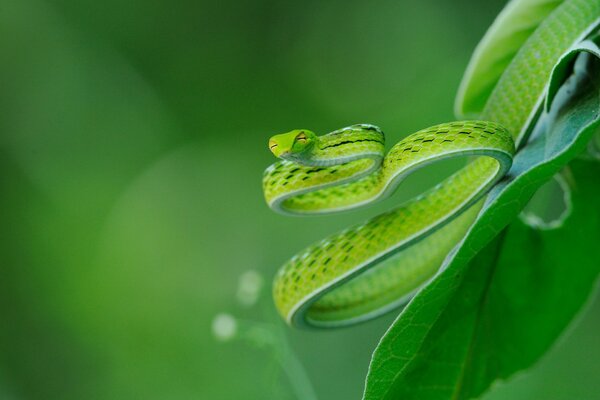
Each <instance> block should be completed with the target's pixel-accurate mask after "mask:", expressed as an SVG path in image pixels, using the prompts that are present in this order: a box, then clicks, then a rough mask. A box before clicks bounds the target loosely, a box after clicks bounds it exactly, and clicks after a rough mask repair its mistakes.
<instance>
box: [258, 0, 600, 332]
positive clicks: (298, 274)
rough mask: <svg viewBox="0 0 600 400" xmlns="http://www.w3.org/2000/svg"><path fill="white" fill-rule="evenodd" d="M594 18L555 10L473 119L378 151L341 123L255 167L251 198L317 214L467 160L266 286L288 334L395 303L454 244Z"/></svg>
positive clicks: (364, 316) (577, 2) (590, 13)
mask: <svg viewBox="0 0 600 400" xmlns="http://www.w3.org/2000/svg"><path fill="white" fill-rule="evenodd" d="M514 2H515V1H513V3H514ZM509 5H510V3H509ZM599 17H600V0H566V1H563V2H562V3H560V5H558V6H557V7H556V8H555V10H554V11H552V12H551V13H550V14H549V15H548V16H547V17H546V18H545V19H544V20H543V21H541V23H540V24H539V26H538V27H537V28H536V29H535V31H533V33H532V34H531V35H530V36H529V38H528V39H527V40H526V41H525V43H524V44H523V45H522V47H521V48H520V49H519V51H518V53H517V54H516V55H515V56H514V58H513V60H512V62H511V63H510V64H509V66H508V67H507V68H506V70H505V71H504V73H503V74H502V76H501V78H500V80H499V81H498V83H497V84H496V86H495V87H494V90H493V91H492V92H491V94H490V95H489V98H488V100H487V102H486V103H485V107H484V109H483V111H482V112H481V114H480V115H479V116H478V120H476V121H456V122H450V123H445V124H441V125H436V126H433V127H430V128H427V129H423V130H421V131H418V132H416V133H414V134H412V135H409V136H408V137H406V138H405V139H403V140H401V141H400V142H398V143H397V144H395V145H394V146H393V147H392V148H391V149H390V150H389V152H387V154H385V150H384V135H383V132H381V130H379V129H378V128H377V127H374V126H372V125H353V126H350V127H348V128H344V129H340V130H338V131H335V132H332V133H329V134H327V135H323V136H319V137H318V139H317V141H316V143H315V144H314V146H313V147H314V150H313V154H312V155H311V157H312V158H311V160H310V162H304V160H302V159H295V160H292V161H290V160H283V161H278V162H276V163H275V164H273V165H271V166H270V167H269V168H267V170H266V171H265V174H264V176H263V190H264V194H265V199H266V201H267V203H268V204H269V206H270V207H271V208H273V209H274V210H275V211H278V212H281V213H284V214H323V213H329V212H336V211H342V210H348V209H351V208H355V207H359V206H362V205H365V204H369V203H372V202H374V201H377V200H381V199H383V198H385V197H387V196H389V195H391V194H392V193H393V192H394V190H395V189H396V188H397V187H398V186H399V185H400V183H401V182H402V180H403V179H404V178H405V177H406V176H407V175H409V174H410V173H412V172H414V171H415V170H417V169H419V168H421V167H423V166H425V165H428V164H430V163H432V162H436V161H439V160H443V159H447V158H449V157H464V156H476V157H475V158H474V159H473V160H472V161H471V162H470V163H469V164H467V165H466V166H465V167H464V168H462V169H461V170H459V171H458V172H456V173H454V174H453V175H451V176H450V177H448V178H446V179H445V180H444V181H442V182H441V183H439V184H438V185H437V186H435V187H434V188H432V189H430V190H428V191H427V192H425V193H423V194H421V195H420V196H418V197H416V198H414V199H412V200H409V201H408V202H406V203H404V204H401V205H399V206H398V207H396V208H394V209H392V210H390V211H388V212H385V213H383V214H380V215H377V216H376V217H374V218H372V219H370V220H368V221H366V222H365V223H362V224H359V225H356V226H353V227H351V228H348V229H346V230H344V231H342V232H338V233H335V234H333V235H330V236H328V237H327V238H325V239H323V240H321V241H320V242H318V243H316V244H314V245H312V246H309V247H308V248H306V249H304V250H302V251H300V252H299V253H297V254H296V255H295V256H294V257H292V258H291V259H290V260H289V261H287V262H286V263H285V264H284V265H283V266H282V267H281V268H280V269H279V271H278V273H277V274H276V276H275V279H274V284H273V297H274V300H275V305H276V307H277V309H278V311H279V313H280V314H281V315H282V317H283V318H284V319H285V320H286V321H287V322H288V323H290V324H292V325H294V326H298V327H320V328H323V327H338V326H345V325H349V324H353V323H357V322H360V321H365V320H368V319H370V318H373V317H375V316H378V315H380V314H382V313H384V312H386V311H389V310H390V309H393V308H395V307H398V306H401V305H404V304H405V303H406V302H407V301H408V300H409V299H410V298H411V297H412V296H413V295H414V293H415V292H416V291H417V290H418V289H419V288H420V287H421V286H422V285H423V284H425V283H426V282H427V281H428V280H429V279H431V278H432V277H433V276H434V275H435V273H436V271H437V270H438V269H439V267H440V265H441V264H442V262H443V260H444V259H445V257H446V256H447V255H448V253H449V252H450V251H451V250H452V248H453V247H454V246H455V245H456V244H457V243H458V242H459V241H460V240H461V238H462V237H463V236H464V235H465V233H466V232H467V230H468V229H469V227H470V225H471V224H472V222H473V221H474V219H475V218H476V216H477V213H478V212H479V209H480V207H481V205H482V198H483V196H485V195H486V194H487V192H488V190H489V189H490V188H491V187H492V186H493V185H494V184H495V183H496V182H497V181H498V180H499V179H501V178H502V177H503V176H504V175H505V174H506V172H507V171H508V170H509V168H510V166H511V163H512V157H513V155H514V152H515V145H516V148H517V149H518V148H519V147H521V146H523V145H524V143H526V140H527V138H528V135H529V133H530V132H531V130H532V128H533V126H534V124H535V122H536V120H537V118H538V116H539V113H540V110H541V108H542V107H541V106H542V103H543V100H544V98H545V93H546V87H547V82H548V80H549V78H550V74H551V71H552V68H553V66H554V65H555V64H556V62H557V61H558V60H559V58H560V56H561V55H562V54H563V53H564V52H565V51H567V50H568V49H569V48H570V47H571V46H572V45H573V44H575V43H577V42H579V41H581V40H582V39H584V38H585V37H586V36H587V35H589V34H590V32H591V31H592V30H593V29H595V27H597V26H598V20H599ZM315 159H317V160H318V162H315Z"/></svg>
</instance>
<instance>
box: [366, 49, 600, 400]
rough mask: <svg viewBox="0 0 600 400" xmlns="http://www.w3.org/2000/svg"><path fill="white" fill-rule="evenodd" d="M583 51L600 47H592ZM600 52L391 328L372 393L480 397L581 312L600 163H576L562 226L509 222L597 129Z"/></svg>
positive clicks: (585, 59)
mask: <svg viewBox="0 0 600 400" xmlns="http://www.w3.org/2000/svg"><path fill="white" fill-rule="evenodd" d="M581 50H582V51H587V52H591V53H592V54H593V53H597V51H598V49H597V48H596V47H595V46H591V45H590V46H582V48H581ZM596 57H597V54H594V56H591V55H590V54H586V55H585V56H580V58H579V59H578V61H577V67H576V68H575V71H576V74H575V75H574V76H572V77H570V78H569V79H568V80H567V81H566V82H565V83H564V85H563V86H562V88H561V89H560V90H559V91H558V93H557V94H556V96H555V99H554V103H553V105H552V109H551V112H550V114H548V115H546V116H545V117H544V118H543V120H544V121H545V124H540V125H538V129H536V131H535V132H534V136H533V137H532V139H531V140H530V142H529V143H528V145H527V146H526V147H525V148H524V149H523V150H522V151H521V152H519V153H518V154H517V156H516V157H515V162H514V165H513V168H512V169H511V171H510V173H509V176H508V177H507V178H506V179H505V180H503V181H502V182H501V183H500V184H499V185H497V186H496V187H495V188H494V189H493V191H492V192H491V193H490V194H489V196H488V198H487V200H486V203H485V205H484V208H483V209H482V211H481V213H480V214H479V217H478V219H477V221H476V222H475V223H474V224H473V226H472V228H471V230H470V231H469V233H468V234H467V235H466V237H465V238H464V239H463V241H462V242H461V243H460V244H459V246H457V249H456V250H455V252H454V253H453V254H452V255H451V256H449V257H448V259H447V260H446V262H445V264H444V266H443V267H442V270H441V272H440V273H439V274H438V275H437V276H436V277H435V279H433V280H432V282H431V283H430V284H429V285H427V286H426V287H424V288H423V289H422V290H421V291H420V292H419V293H418V295H417V296H416V297H415V298H414V299H413V300H412V301H411V303H410V304H409V306H408V307H407V308H405V309H404V311H403V312H402V313H401V315H400V316H399V317H398V319H397V320H396V321H395V322H394V324H393V325H392V326H391V327H390V329H389V330H388V332H387V333H386V334H385V335H384V337H383V338H382V340H381V342H380V343H379V346H378V347H377V349H376V350H375V352H374V354H373V358H372V361H371V366H370V369H369V374H368V376H367V383H366V388H365V395H364V398H365V399H399V398H401V399H404V400H409V399H419V400H427V399H468V398H472V397H475V396H478V395H480V394H481V393H482V392H483V391H485V390H486V389H487V388H488V387H489V385H490V384H491V383H492V382H493V381H494V380H495V379H498V378H507V377H509V376H510V375H512V374H513V373H514V372H516V371H518V370H521V369H523V368H526V367H528V366H530V365H532V364H533V363H534V362H535V361H536V360H537V359H538V358H539V357H540V356H541V355H542V354H543V353H544V352H545V351H546V350H547V349H548V348H549V346H550V345H551V344H552V343H553V342H554V341H555V340H556V338H557V337H558V335H559V334H560V333H561V332H562V331H563V330H564V328H565V326H566V325H567V324H568V322H569V321H570V320H571V319H572V318H573V316H574V315H575V313H576V312H577V311H578V310H579V309H580V308H581V305H582V304H583V302H584V301H585V299H586V298H587V297H588V295H589V293H590V290H591V289H592V286H593V282H594V278H595V277H596V276H597V274H598V272H599V269H600V266H599V265H598V262H597V260H594V259H593V258H591V257H588V254H589V253H590V252H591V251H592V250H593V246H594V245H595V243H594V241H593V239H594V238H598V235H599V234H600V222H599V219H600V209H598V207H597V202H598V198H600V185H598V183H599V182H600V166H599V165H598V164H597V163H593V162H584V161H578V162H576V163H573V164H572V166H571V167H570V171H571V174H570V176H571V178H570V179H569V183H570V186H571V188H572V203H573V204H572V206H573V211H572V213H571V215H570V216H569V217H568V219H567V220H566V221H565V222H564V223H563V225H562V226H561V227H560V228H558V229H556V230H554V231H536V230H534V229H533V228H529V227H527V226H525V225H523V224H522V223H521V222H515V223H514V224H513V225H511V226H510V227H509V228H507V229H506V230H504V231H503V229H504V228H505V227H506V226H507V225H508V224H509V223H510V222H511V221H513V220H514V219H515V217H516V216H517V215H518V213H519V212H520V211H521V210H522V208H523V207H524V206H525V205H526V203H527V201H528V200H529V199H530V198H531V196H532V195H533V193H535V191H536V190H537V188H539V186H541V185H542V184H543V183H544V182H546V181H547V180H548V179H550V178H551V177H552V176H553V175H554V174H556V173H557V172H559V171H560V170H562V169H563V168H564V166H565V165H567V163H569V162H570V161H572V160H573V159H574V158H575V157H576V156H577V155H578V154H579V153H580V152H581V151H582V150H583V149H585V146H586V145H587V142H588V141H589V139H590V137H591V136H592V135H593V133H594V132H595V130H596V129H597V127H598V124H599V113H600V97H599V94H600V82H598V79H595V77H597V76H598V74H599V72H600V62H599V61H598V59H597V58H596ZM571 61H572V60H571V59H570V58H568V57H566V58H564V59H563V61H562V62H571ZM557 71H559V72H560V73H565V72H566V71H568V69H566V68H564V65H560V66H559V68H557ZM554 79H559V78H557V77H556V76H555V78H554ZM499 232H501V233H500V234H499V235H498V233H499ZM495 236H498V237H497V238H496V239H495V240H493V241H491V240H492V239H493V238H494V237H495ZM490 241H491V243H490ZM477 253H479V254H478V255H477V256H476V254H477ZM475 256H476V257H475ZM573 266H576V268H573Z"/></svg>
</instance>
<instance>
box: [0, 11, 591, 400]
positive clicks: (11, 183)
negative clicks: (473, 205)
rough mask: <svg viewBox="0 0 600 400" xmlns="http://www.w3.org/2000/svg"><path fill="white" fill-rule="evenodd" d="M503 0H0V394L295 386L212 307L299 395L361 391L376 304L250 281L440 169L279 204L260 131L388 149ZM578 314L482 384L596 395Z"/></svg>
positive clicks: (443, 109) (422, 118) (587, 322)
mask: <svg viewBox="0 0 600 400" xmlns="http://www.w3.org/2000/svg"><path fill="white" fill-rule="evenodd" d="M503 3H504V1H502V0H491V1H477V0H458V1H451V2H450V1H442V0H424V1H419V2H409V1H399V0H383V1H380V2H366V1H356V0H350V1H341V0H331V1H316V0H309V1H303V2H278V1H272V0H255V1H252V2H246V1H241V0H221V1H212V2H208V1H204V0H199V1H198V0H179V1H167V0H145V1H141V0H139V1H138V0H129V1H127V0H105V1H89V0H0V54H1V56H0V60H1V62H0V87H1V91H0V132H1V142H0V152H1V154H0V155H1V156H0V187H1V193H2V196H1V200H0V201H1V206H0V221H2V223H1V224H0V230H1V232H2V236H1V238H2V240H1V241H0V259H1V260H2V262H1V264H2V265H1V268H0V321H2V322H1V323H2V327H1V329H0V398H1V399H46V400H47V399H294V398H295V397H294V392H293V390H292V385H291V384H290V381H289V379H287V377H286V375H285V373H284V372H282V369H281V365H280V363H279V362H278V361H277V358H276V357H274V354H276V353H274V352H273V349H272V348H271V347H270V346H269V345H268V344H267V345H265V344H264V343H263V344H262V345H260V343H254V344H253V343H249V342H248V341H247V340H245V339H244V338H243V337H242V338H241V339H240V337H239V336H238V337H235V338H234V339H233V340H231V341H228V342H222V341H219V340H217V339H216V338H215V336H214V335H213V332H212V328H211V326H212V324H213V318H214V317H215V315H218V314H219V313H228V314H231V315H233V316H234V317H235V318H236V319H238V324H239V328H240V329H242V328H243V327H252V326H259V325H257V324H267V325H266V326H267V328H265V329H266V332H267V336H265V337H266V338H267V339H268V334H269V332H271V333H272V334H273V335H276V337H278V338H282V337H283V338H285V340H286V341H287V343H288V344H287V345H279V347H281V346H283V347H284V350H285V351H289V350H290V349H291V350H293V352H294V353H295V355H296V357H297V358H298V360H299V361H300V362H301V363H302V365H303V366H304V368H305V371H306V373H307V374H308V377H309V378H310V381H311V382H312V385H313V386H314V390H315V391H316V393H317V395H318V397H319V399H328V400H335V399H358V398H360V395H361V393H362V387H363V382H364V377H365V374H366V371H367V367H368V362H369V359H370V353H371V351H372V350H373V349H374V347H375V345H376V344H377V341H378V339H379V337H380V336H381V335H382V334H383V332H384V331H385V329H386V327H387V326H388V325H389V323H390V322H391V320H392V319H393V317H394V315H389V316H387V317H384V318H380V319H378V320H376V321H373V322H370V323H367V324H364V325H361V326H357V327H354V328H350V329H343V330H336V331H328V332H310V331H297V330H292V329H289V328H287V327H284V326H283V324H282V323H281V321H280V319H279V318H278V317H277V316H276V315H275V312H274V310H273V306H272V303H271V298H270V293H269V292H270V289H269V286H270V281H271V278H272V276H273V275H274V273H275V271H276V270H277V268H278V266H279V265H280V264H281V263H282V262H283V261H284V260H285V259H286V258H288V257H289V256H291V255H292V254H293V253H294V252H295V251H297V250H299V249H301V248H302V247H304V246H305V245H307V244H309V243H311V242H313V241H315V240H317V239H319V238H321V237H323V236H324V235H326V234H328V233H331V232H333V231H335V230H337V229H339V228H341V227H344V226H346V225H348V224H350V223H354V222H358V221H360V220H362V219H364V218H366V217H367V216H369V215H373V213H375V212H376V211H377V210H381V209H385V208H387V207H389V206H390V205H391V204H394V203H396V202H398V201H400V200H401V199H402V198H406V197H409V196H410V195H411V194H415V193H417V192H419V191H421V190H423V189H424V188H426V187H428V186H430V185H431V184H433V183H434V182H435V181H436V180H437V179H439V177H440V176H441V175H442V174H444V168H445V167H438V168H437V169H434V170H430V171H429V172H428V173H426V174H422V175H420V176H419V177H418V179H411V180H410V182H409V183H408V184H407V186H405V187H404V189H403V190H402V193H401V194H399V195H398V196H396V197H395V198H394V199H392V200H391V202H390V201H388V202H386V203H385V204H382V205H379V206H377V207H374V208H371V209H369V210H364V211H362V210H361V211H358V212H356V213H352V214H344V215H338V216H332V217H320V218H317V217H314V218H305V219H299V218H289V217H283V216H279V215H277V214H274V213H273V212H271V211H270V210H269V209H268V208H267V207H266V205H265V204H264V202H263V199H262V191H261V184H260V181H261V174H262V170H263V169H264V168H265V167H266V166H267V165H269V164H270V163H271V162H273V158H272V156H271V155H270V153H269V152H268V149H267V146H266V141H267V138H268V137H269V136H270V135H272V134H275V133H280V132H282V131H287V130H290V129H293V128H308V129H312V130H315V131H317V132H320V133H325V132H328V131H331V130H334V129H336V128H339V127H342V126H346V125H350V124H353V123H360V122H369V123H374V124H377V125H379V126H381V127H382V128H383V129H384V130H385V131H386V133H387V137H388V140H389V141H390V142H391V143H394V142H396V141H397V140H399V139H400V138H402V137H403V136H405V135H407V134H409V133H411V132H413V131H415V130H417V129H419V128H423V127H426V126H429V125H432V124H435V123H440V122H444V121H448V120H452V119H453V115H452V101H453V97H454V94H455V92H456V89H457V86H458V83H459V80H460V77H461V75H462V71H463V70H464V68H465V66H466V64H467V61H468V58H469V56H470V53H471V52H472V50H473V48H474V46H475V45H476V43H477V41H478V40H479V38H480V37H481V36H482V35H483V33H484V32H485V29H486V28H487V26H488V25H489V24H490V23H491V22H492V20H493V18H494V16H495V15H496V14H497V13H498V12H499V10H500V9H501V8H502V6H503ZM247 271H256V272H257V273H258V274H260V275H261V276H262V277H263V279H264V281H265V284H264V287H263V291H262V294H261V296H260V298H259V299H258V303H257V304H256V305H254V306H251V307H248V306H244V305H243V304H240V301H239V299H238V296H236V293H237V292H238V291H239V288H238V281H239V277H240V276H241V275H243V274H244V273H245V272H247ZM261 326H262V325H261ZM243 329H245V328H243ZM599 329H600V301H598V299H596V300H593V301H592V302H591V304H590V306H589V308H588V310H587V312H585V313H583V314H582V316H581V317H580V323H579V324H578V325H577V326H575V327H574V328H572V329H570V331H569V332H568V334H567V335H566V336H565V337H564V338H563V339H562V340H561V341H560V343H559V344H558V345H557V346H556V348H555V349H554V350H553V351H552V352H550V353H549V354H548V355H547V356H546V357H545V358H544V359H543V360H542V361H541V362H540V363H539V364H538V366H537V367H536V368H534V369H533V370H532V371H530V372H529V373H527V374H523V375H521V376H519V377H517V378H515V379H514V380H512V381H511V382H510V383H508V384H500V385H498V386H497V387H496V388H495V389H494V390H493V391H492V392H491V393H490V394H489V395H488V396H487V397H486V398H487V399H489V400H499V399H517V400H518V399H598V398H600V395H599V393H600V382H599V380H598V376H599V373H600V366H599V365H598V364H599V363H598V360H600V346H599V343H598V331H599ZM240 332H241V331H240ZM238 339H240V340H238ZM263 339H265V338H264V337H263ZM267 339H265V340H267ZM259 341H260V340H259ZM286 346H288V347H286ZM276 350H277V349H276ZM277 351H281V348H279V350H277Z"/></svg>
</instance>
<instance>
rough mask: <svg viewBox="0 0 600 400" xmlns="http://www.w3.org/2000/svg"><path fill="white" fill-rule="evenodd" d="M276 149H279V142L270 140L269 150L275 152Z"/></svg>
mask: <svg viewBox="0 0 600 400" xmlns="http://www.w3.org/2000/svg"><path fill="white" fill-rule="evenodd" d="M275 147H277V142H275V141H273V140H270V141H269V149H271V150H273V149H274V148H275Z"/></svg>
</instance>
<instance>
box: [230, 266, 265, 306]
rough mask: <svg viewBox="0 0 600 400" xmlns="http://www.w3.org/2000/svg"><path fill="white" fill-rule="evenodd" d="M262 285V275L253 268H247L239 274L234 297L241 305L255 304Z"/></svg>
mask: <svg viewBox="0 0 600 400" xmlns="http://www.w3.org/2000/svg"><path fill="white" fill-rule="evenodd" d="M262 287H263V277H262V276H261V275H260V274H259V273H258V272H256V271H254V270H248V271H246V272H244V273H243V274H242V275H240V279H239V281H238V290H237V293H236V297H237V299H238V301H239V302H240V304H242V305H243V306H252V305H254V304H256V301H257V300H258V296H259V295H260V291H261V289H262Z"/></svg>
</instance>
